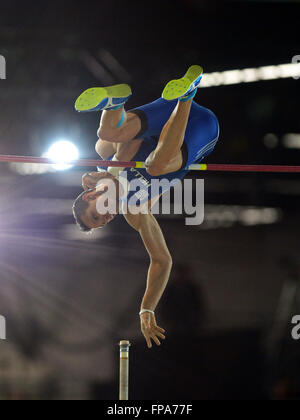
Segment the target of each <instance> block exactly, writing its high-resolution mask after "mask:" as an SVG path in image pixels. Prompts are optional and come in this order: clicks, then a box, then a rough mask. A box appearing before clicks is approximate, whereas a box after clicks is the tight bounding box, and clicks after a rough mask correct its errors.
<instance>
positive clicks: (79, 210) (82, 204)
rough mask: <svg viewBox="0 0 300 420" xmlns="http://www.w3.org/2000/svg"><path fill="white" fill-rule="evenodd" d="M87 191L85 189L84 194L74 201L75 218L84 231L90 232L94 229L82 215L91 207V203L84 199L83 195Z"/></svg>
mask: <svg viewBox="0 0 300 420" xmlns="http://www.w3.org/2000/svg"><path fill="white" fill-rule="evenodd" d="M85 193H86V191H84V192H83V193H82V194H80V195H79V196H78V197H77V198H76V200H75V201H74V204H73V216H74V219H75V220H76V224H77V226H78V227H79V229H80V230H81V231H82V232H86V233H89V232H91V231H92V229H91V228H89V227H87V226H86V225H85V224H84V223H83V221H82V219H81V217H82V215H83V214H84V213H85V212H86V211H87V209H88V207H89V203H88V202H87V201H84V200H83V196H84V194H85Z"/></svg>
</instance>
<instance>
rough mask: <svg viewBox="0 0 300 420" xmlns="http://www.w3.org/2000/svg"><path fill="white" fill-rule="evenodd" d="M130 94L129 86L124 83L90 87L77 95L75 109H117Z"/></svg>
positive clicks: (86, 110) (81, 110)
mask: <svg viewBox="0 0 300 420" xmlns="http://www.w3.org/2000/svg"><path fill="white" fill-rule="evenodd" d="M131 95H132V91H131V87H130V86H128V85H125V84H124V85H114V86H109V87H105V88H92V89H88V90H86V91H85V92H83V93H82V94H81V95H80V96H79V98H78V99H77V100H76V102H75V109H76V111H78V112H92V111H102V110H104V109H106V110H113V109H118V108H121V107H122V106H123V105H124V104H125V103H126V102H127V101H128V99H129V98H130V97H131Z"/></svg>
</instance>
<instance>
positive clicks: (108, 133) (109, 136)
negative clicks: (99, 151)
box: [97, 126, 117, 141]
mask: <svg viewBox="0 0 300 420" xmlns="http://www.w3.org/2000/svg"><path fill="white" fill-rule="evenodd" d="M116 131H117V130H115V129H107V128H103V127H102V126H100V127H99V128H98V130H97V136H98V139H99V140H105V141H115V140H114V139H115V138H116V135H117V133H116Z"/></svg>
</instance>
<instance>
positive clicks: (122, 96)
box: [75, 84, 141, 143]
mask: <svg viewBox="0 0 300 420" xmlns="http://www.w3.org/2000/svg"><path fill="white" fill-rule="evenodd" d="M131 95H132V91H131V87H130V86H129V85H126V84H121V85H114V86H108V87H101V88H91V89H87V90H86V91H84V92H83V93H82V94H81V95H80V96H79V97H78V98H77V100H76V102H75V109H76V110H77V111H78V112H98V111H103V112H102V117H101V121H100V127H99V129H98V136H99V139H101V140H104V141H108V142H114V143H125V142H128V141H130V140H132V139H133V138H134V137H135V136H136V134H137V133H138V132H139V131H140V129H141V122H140V120H139V118H138V116H137V115H128V114H127V113H126V111H125V109H124V106H125V104H126V102H127V101H128V99H129V98H130V97H131Z"/></svg>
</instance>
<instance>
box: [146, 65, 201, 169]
mask: <svg viewBox="0 0 300 420" xmlns="http://www.w3.org/2000/svg"><path fill="white" fill-rule="evenodd" d="M202 75H203V69H202V67H200V66H192V67H190V68H189V70H188V72H187V73H186V75H185V76H184V77H183V78H182V79H179V80H173V81H171V82H169V83H168V84H167V86H166V87H165V89H164V92H163V95H162V96H163V97H164V98H166V99H167V100H173V99H176V98H177V99H178V100H179V101H178V103H177V106H176V107H175V109H174V111H173V112H172V114H171V116H170V118H169V119H168V121H167V123H166V124H165V125H164V127H163V129H162V131H161V134H160V137H159V141H158V145H157V148H156V149H155V150H154V152H152V153H151V155H150V156H149V158H148V159H147V162H146V165H147V170H148V172H149V173H151V175H154V176H158V175H163V174H166V173H170V172H175V171H177V170H179V169H180V168H181V166H182V163H183V157H182V152H181V148H182V145H183V142H184V139H185V134H186V128H187V125H188V121H189V117H190V113H191V107H192V104H193V98H194V97H195V95H196V92H197V88H198V87H199V84H200V81H201V79H202Z"/></svg>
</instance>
